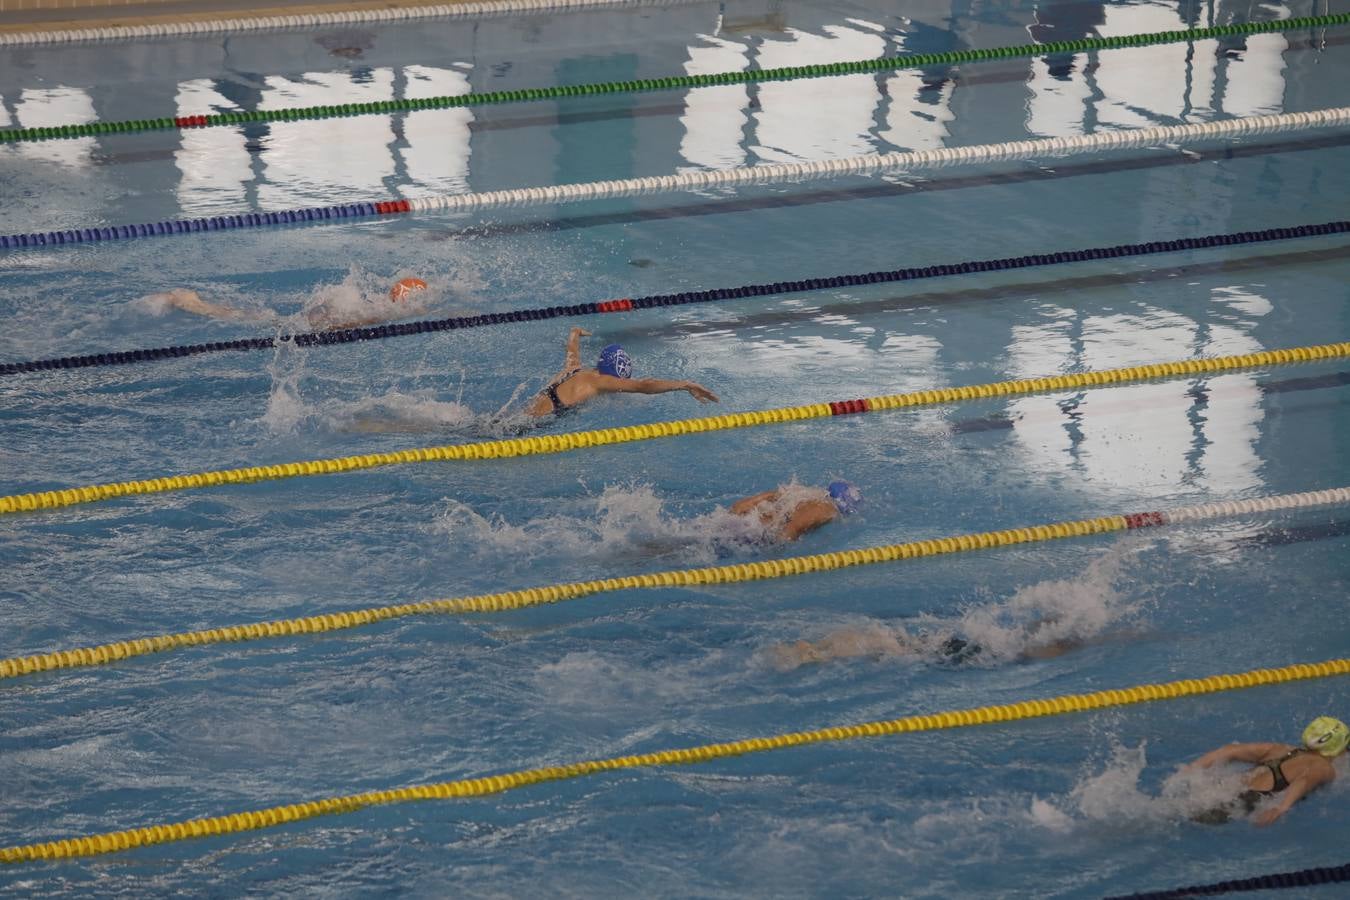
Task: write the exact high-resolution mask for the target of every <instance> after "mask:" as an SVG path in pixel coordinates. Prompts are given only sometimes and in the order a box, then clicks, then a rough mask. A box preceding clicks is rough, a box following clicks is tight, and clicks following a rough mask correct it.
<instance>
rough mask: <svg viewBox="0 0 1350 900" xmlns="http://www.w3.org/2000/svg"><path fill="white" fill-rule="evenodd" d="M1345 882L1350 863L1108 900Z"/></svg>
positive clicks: (1174, 899) (1165, 899)
mask: <svg viewBox="0 0 1350 900" xmlns="http://www.w3.org/2000/svg"><path fill="white" fill-rule="evenodd" d="M1342 881H1350V863H1346V864H1345V865H1343V866H1323V867H1319V868H1315V869H1299V870H1298V871H1296V872H1276V873H1274V874H1272V875H1254V876H1252V877H1251V878H1234V879H1231V880H1229V881H1214V882H1210V883H1209V884H1193V885H1191V886H1190V887H1182V888H1170V889H1168V890H1165V891H1142V892H1139V893H1135V894H1119V895H1116V896H1111V897H1106V898H1104V900H1181V898H1183V897H1213V896H1216V895H1218V894H1227V893H1230V892H1233V891H1274V890H1280V889H1284V888H1295V887H1311V886H1313V885H1315V884H1338V883H1340V882H1342Z"/></svg>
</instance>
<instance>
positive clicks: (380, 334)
mask: <svg viewBox="0 0 1350 900" xmlns="http://www.w3.org/2000/svg"><path fill="white" fill-rule="evenodd" d="M1347 232H1350V221H1337V222H1326V223H1323V224H1321V225H1295V226H1293V227H1290V228H1267V229H1265V230H1264V231H1239V232H1236V233H1233V234H1212V235H1206V236H1204V237H1195V238H1181V239H1179V240H1174V241H1150V242H1149V243H1146V244H1119V245H1117V246H1114V247H1093V248H1089V249H1086V250H1062V251H1059V252H1056V253H1038V254H1032V255H1030V256H1013V257H1008V258H1005V259H984V260H975V261H972V262H961V263H952V264H949V265H941V266H922V267H914V268H909V269H895V270H892V271H883V272H867V273H863V274H859V275H835V276H832V277H829V278H808V279H806V280H803V281H777V282H773V283H769V284H750V285H744V286H742V287H733V288H715V289H713V290H707V291H683V292H680V293H676V294H656V295H653V296H649V297H634V298H632V299H623V300H606V301H602V302H599V303H581V304H577V305H575V306H548V307H544V308H540V309H521V310H515V311H512V312H502V313H484V314H482V315H477V316H454V317H452V318H448V319H430V320H423V321H418V322H397V323H390V324H388V325H376V326H372V327H367V328H348V329H344V330H341V331H310V332H302V333H299V334H283V335H280V336H278V337H261V338H243V339H240V340H233V341H212V342H211V343H207V344H187V345H182V346H177V347H159V348H153V349H148V350H119V351H115V352H112V353H94V354H89V355H86V356H63V357H59V358H57V359H40V360H35V361H32V362H15V363H0V375H14V374H18V373H21V372H39V371H45V370H50V369H84V368H89V367H92V366H115V365H124V364H127V363H138V362H150V361H152V360H159V359H173V358H177V357H182V356H197V355H199V354H202V353H218V352H221V351H225V350H267V349H269V348H271V347H275V346H276V345H277V343H279V342H281V341H291V342H293V343H295V344H296V345H297V346H300V347H315V346H330V345H333V344H351V343H355V342H357V341H371V340H377V339H380V338H388V337H400V336H402V335H408V334H430V333H432V332H437V331H455V330H458V329H462V328H478V327H481V326H485V325H501V324H504V323H507V322H537V321H542V320H544V319H556V318H559V317H563V316H589V315H595V314H597V313H612V312H627V311H629V310H634V309H652V308H655V307H658V306H683V305H685V304H690V303H711V302H714V301H717V300H738V299H741V298H744V297H765V296H770V295H775V294H795V293H802V292H806V291H819V290H830V289H835V288H842V287H858V286H860V285H865V284H887V283H891V282H897V281H918V280H921V279H925V278H941V277H944V276H947V275H967V274H970V273H972V272H1002V271H1007V270H1010V269H1025V268H1031V267H1037V266H1055V265H1061V264H1064V263H1074V262H1084V261H1086V260H1094V259H1119V258H1122V257H1128V256H1147V255H1150V254H1154V253H1176V252H1179V251H1182V250H1198V249H1202V248H1208V247H1232V246H1238V245H1242V244H1261V243H1268V242H1270V241H1287V240H1292V239H1294V238H1306V237H1322V236H1325V235H1332V234H1345V233H1347Z"/></svg>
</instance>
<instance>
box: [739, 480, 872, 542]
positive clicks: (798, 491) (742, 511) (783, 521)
mask: <svg viewBox="0 0 1350 900" xmlns="http://www.w3.org/2000/svg"><path fill="white" fill-rule="evenodd" d="M861 506H862V492H861V491H859V490H858V489H857V487H855V486H854V485H852V484H850V483H849V482H847V481H842V480H840V481H832V482H830V484H829V486H828V487H823V488H816V487H802V486H801V485H789V486H786V487H779V488H778V489H777V490H772V491H764V492H763V493H759V494H755V495H754V496H753V497H746V498H745V499H743V500H737V501H736V502H735V503H733V504H731V506H730V507H729V508H728V511H729V512H731V514H732V515H736V516H749V515H751V514H752V513H758V515H759V521H760V524H761V525H763V526H764V527H765V531H766V532H767V533H769V534H771V535H773V537H774V538H775V539H777V540H780V541H795V540H797V538H799V537H801V536H802V535H804V534H806V533H807V532H808V531H814V530H816V529H817V528H819V527H820V526H822V525H824V524H826V523H828V522H833V521H834V520H835V519H836V518H838V517H839V516H851V515H853V513H855V512H857V511H858V509H859V508H860V507H861Z"/></svg>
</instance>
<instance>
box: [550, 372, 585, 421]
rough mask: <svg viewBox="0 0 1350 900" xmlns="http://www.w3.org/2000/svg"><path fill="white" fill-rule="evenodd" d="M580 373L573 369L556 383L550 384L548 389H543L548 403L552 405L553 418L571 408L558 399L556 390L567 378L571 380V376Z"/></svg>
mask: <svg viewBox="0 0 1350 900" xmlns="http://www.w3.org/2000/svg"><path fill="white" fill-rule="evenodd" d="M580 371H581V370H580V369H573V370H572V371H570V372H568V373H567V374H566V375H563V376H562V377H561V378H559V379H558V380H557V381H555V382H553V383H552V384H550V385H549V386H548V387H546V388H544V393H545V394H547V395H548V400H549V402H550V403H552V404H553V414H554V415H555V416H561V415H562V414H563V413H565V412H567V411H568V410H569V409H571V408H572V407H570V406H568V405H567V404H566V403H564V402H562V401H561V400H559V399H558V388H560V387H561V386H562V384H563V382H564V381H567V380H568V379H569V378H571V377H572V376H573V375H575V374H577V373H578V372H580Z"/></svg>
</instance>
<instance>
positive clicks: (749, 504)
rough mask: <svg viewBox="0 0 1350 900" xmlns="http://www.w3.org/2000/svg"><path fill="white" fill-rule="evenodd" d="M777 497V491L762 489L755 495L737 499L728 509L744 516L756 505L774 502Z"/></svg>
mask: <svg viewBox="0 0 1350 900" xmlns="http://www.w3.org/2000/svg"><path fill="white" fill-rule="evenodd" d="M777 499H778V492H777V491H762V492H760V493H758V494H756V495H755V496H753V497H746V498H745V499H743V500H737V501H736V502H735V503H733V504H731V506H730V507H728V509H729V510H730V511H731V513H732V514H734V515H737V516H743V515H745V514H746V513H748V512H749V511H750V510H752V509H754V508H755V507H756V506H759V505H760V504H761V503H772V502H774V501H775V500H777Z"/></svg>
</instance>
